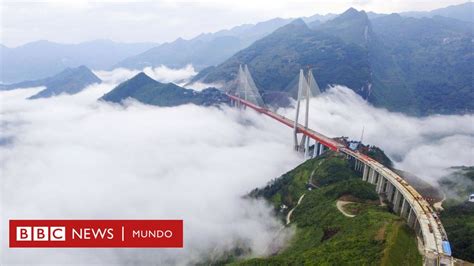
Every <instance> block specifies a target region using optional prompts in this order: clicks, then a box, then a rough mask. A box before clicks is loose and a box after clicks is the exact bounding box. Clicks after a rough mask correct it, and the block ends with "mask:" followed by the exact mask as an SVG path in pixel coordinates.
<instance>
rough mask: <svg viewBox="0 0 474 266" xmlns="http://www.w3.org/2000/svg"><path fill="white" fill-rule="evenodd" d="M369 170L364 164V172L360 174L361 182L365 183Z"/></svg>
mask: <svg viewBox="0 0 474 266" xmlns="http://www.w3.org/2000/svg"><path fill="white" fill-rule="evenodd" d="M369 169H370V167H369V166H367V165H366V164H364V172H363V174H362V180H363V181H367V176H368V174H369Z"/></svg>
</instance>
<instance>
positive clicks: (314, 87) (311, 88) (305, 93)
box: [293, 69, 324, 158]
mask: <svg viewBox="0 0 474 266" xmlns="http://www.w3.org/2000/svg"><path fill="white" fill-rule="evenodd" d="M320 93H321V91H320V90H319V86H318V84H317V83H316V80H315V79H314V76H313V72H312V70H311V69H308V72H307V76H306V77H305V75H304V72H303V69H300V73H299V81H298V95H297V99H296V114H295V124H294V127H293V128H294V131H293V136H294V147H295V150H296V151H299V152H302V153H304V156H305V158H309V157H315V156H318V155H321V154H322V153H323V151H324V146H323V145H322V144H321V143H318V142H317V141H315V143H314V146H313V151H312V152H310V138H309V137H308V136H306V135H305V134H301V135H302V136H301V140H299V139H298V134H299V133H300V132H298V123H299V116H300V107H301V104H302V102H303V101H304V104H305V112H304V124H303V126H304V129H305V130H307V129H308V118H309V101H310V99H311V98H312V97H313V96H317V95H319V94H320Z"/></svg>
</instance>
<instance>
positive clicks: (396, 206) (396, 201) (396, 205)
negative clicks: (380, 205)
mask: <svg viewBox="0 0 474 266" xmlns="http://www.w3.org/2000/svg"><path fill="white" fill-rule="evenodd" d="M400 196H401V194H400V191H398V189H395V198H394V199H393V202H392V204H393V211H394V212H395V213H398V211H399V210H400V202H399V201H400Z"/></svg>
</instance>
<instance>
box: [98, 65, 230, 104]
mask: <svg viewBox="0 0 474 266" xmlns="http://www.w3.org/2000/svg"><path fill="white" fill-rule="evenodd" d="M127 98H133V99H135V100H138V101H140V102H142V103H146V104H151V105H157V106H177V105H182V104H189V103H192V104H196V105H203V106H211V105H218V104H221V103H227V102H228V101H229V98H228V97H227V96H226V95H224V94H223V93H222V92H221V91H219V90H217V89H213V88H209V89H205V90H203V91H199V92H198V91H194V90H190V89H185V88H182V87H180V86H178V85H175V84H173V83H161V82H158V81H156V80H154V79H152V78H150V77H148V76H147V75H146V74H145V73H139V74H137V75H136V76H135V77H133V78H131V79H129V80H127V81H125V82H123V83H121V84H119V85H118V86H117V87H115V88H114V89H113V90H112V91H110V92H108V93H107V94H105V95H104V96H102V97H101V98H100V100H103V101H108V102H115V103H120V102H122V101H123V100H125V99H127Z"/></svg>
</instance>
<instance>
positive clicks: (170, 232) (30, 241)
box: [10, 220, 183, 248]
mask: <svg viewBox="0 0 474 266" xmlns="http://www.w3.org/2000/svg"><path fill="white" fill-rule="evenodd" d="M10 247H11V248H94V247H95V248H182V247H183V220H10Z"/></svg>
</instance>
